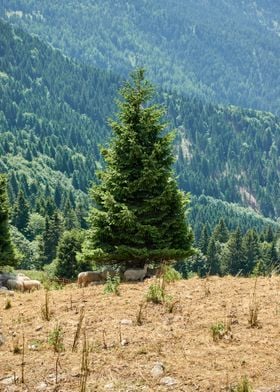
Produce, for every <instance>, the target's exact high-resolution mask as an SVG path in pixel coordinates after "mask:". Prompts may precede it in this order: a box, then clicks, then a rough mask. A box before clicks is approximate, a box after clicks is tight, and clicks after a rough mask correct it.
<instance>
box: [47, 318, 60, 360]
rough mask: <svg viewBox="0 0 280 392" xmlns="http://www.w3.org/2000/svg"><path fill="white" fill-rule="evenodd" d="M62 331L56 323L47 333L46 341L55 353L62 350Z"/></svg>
mask: <svg viewBox="0 0 280 392" xmlns="http://www.w3.org/2000/svg"><path fill="white" fill-rule="evenodd" d="M63 338H64V332H63V329H62V327H61V325H60V324H56V326H55V327H54V329H53V330H52V331H51V332H50V333H49V338H48V343H49V345H50V346H52V348H53V350H54V352H55V353H60V352H61V351H64V344H63Z"/></svg>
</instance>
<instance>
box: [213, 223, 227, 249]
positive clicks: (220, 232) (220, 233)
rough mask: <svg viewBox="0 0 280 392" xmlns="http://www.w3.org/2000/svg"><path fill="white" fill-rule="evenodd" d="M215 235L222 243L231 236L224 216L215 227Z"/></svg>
mask: <svg viewBox="0 0 280 392" xmlns="http://www.w3.org/2000/svg"><path fill="white" fill-rule="evenodd" d="M213 236H214V238H215V240H216V241H219V242H221V243H222V244H224V243H226V242H227V241H228V238H229V234H228V228H227V226H226V224H225V222H224V220H223V218H221V219H220V221H219V223H218V224H217V226H216V227H215V228H214V232H213Z"/></svg>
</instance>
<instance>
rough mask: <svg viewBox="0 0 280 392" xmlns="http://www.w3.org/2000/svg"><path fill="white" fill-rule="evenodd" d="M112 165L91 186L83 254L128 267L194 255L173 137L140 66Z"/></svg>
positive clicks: (107, 154) (126, 95)
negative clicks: (176, 171) (174, 170)
mask: <svg viewBox="0 0 280 392" xmlns="http://www.w3.org/2000/svg"><path fill="white" fill-rule="evenodd" d="M121 95H122V98H123V99H122V100H120V101H118V107H119V113H118V115H117V120H116V121H113V120H111V121H110V125H111V127H112V130H113V134H114V137H113V139H112V141H111V147H110V148H108V149H106V150H103V155H104V158H105V161H106V163H107V167H106V168H105V170H104V171H102V172H100V173H99V179H100V183H99V184H98V185H95V186H94V187H93V188H92V190H91V196H92V198H93V201H94V203H95V207H94V208H93V209H92V211H91V215H90V225H91V227H90V230H89V233H88V234H89V235H88V240H87V241H86V243H85V246H84V251H83V253H84V257H86V258H89V259H92V260H95V261H100V262H103V263H104V262H114V263H121V264H124V265H132V266H139V267H141V266H143V265H144V264H145V263H146V262H147V261H154V262H158V263H160V262H162V261H163V260H170V259H179V258H183V257H187V256H189V255H191V254H192V253H193V250H192V241H193V234H192V231H191V229H190V228H189V227H188V225H187V223H186V207H187V205H188V202H189V197H188V195H187V196H186V195H184V194H183V193H182V192H180V191H179V190H178V189H177V184H176V181H175V178H174V176H173V173H172V170H171V165H172V163H173V154H172V146H171V141H172V138H173V135H172V134H171V133H167V132H166V131H165V128H166V124H165V123H163V122H162V116H163V114H164V110H163V109H162V108H161V107H159V106H158V105H150V106H148V105H147V102H148V101H149V100H150V99H151V98H152V96H153V87H152V86H151V85H150V83H149V82H148V81H146V80H145V78H144V71H143V70H142V69H139V70H137V71H135V72H134V73H133V74H132V77H131V81H129V82H127V83H126V84H125V86H124V87H123V88H122V90H121Z"/></svg>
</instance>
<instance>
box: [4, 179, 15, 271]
mask: <svg viewBox="0 0 280 392" xmlns="http://www.w3.org/2000/svg"><path fill="white" fill-rule="evenodd" d="M15 264H16V258H15V252H14V248H13V245H12V242H11V237H10V231H9V205H8V195H7V179H6V177H5V176H4V175H3V174H0V266H3V265H15Z"/></svg>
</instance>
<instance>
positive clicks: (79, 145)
mask: <svg viewBox="0 0 280 392" xmlns="http://www.w3.org/2000/svg"><path fill="white" fill-rule="evenodd" d="M0 28H1V35H0V44H1V56H0V71H1V74H0V75H1V77H0V88H1V98H0V104H1V112H0V113H1V116H0V129H1V141H0V151H1V159H0V167H1V171H4V172H7V171H8V172H9V175H10V179H11V181H10V184H11V186H10V188H11V189H10V195H11V198H12V200H14V198H15V197H16V194H17V192H18V187H19V185H21V187H23V189H24V191H25V193H26V195H27V196H28V197H29V198H31V197H33V198H34V199H35V198H37V199H38V198H39V199H40V194H41V195H42V194H46V193H47V194H50V195H52V196H54V194H55V192H56V193H58V194H59V195H60V196H59V200H61V199H63V198H64V199H65V198H66V196H64V197H63V195H61V192H62V193H64V194H67V193H69V192H70V199H72V200H75V199H77V200H79V199H81V198H82V200H83V202H85V197H84V195H83V194H82V193H81V191H82V192H87V189H88V186H89V184H90V181H92V179H93V178H94V172H95V170H96V168H98V167H100V153H99V148H98V145H99V144H104V143H106V141H108V138H109V135H110V130H109V128H108V126H107V118H108V116H111V115H113V112H114V110H115V106H114V99H115V97H116V96H117V88H118V86H119V85H120V84H121V82H120V80H119V79H118V78H117V77H115V76H114V75H112V74H108V73H104V72H102V71H99V70H96V69H93V68H91V67H88V66H82V65H79V64H76V63H75V62H73V61H72V60H70V59H69V58H67V57H65V56H63V54H61V53H60V52H59V51H57V50H54V49H52V48H51V47H49V46H47V45H45V44H44V43H42V42H41V41H40V40H39V39H37V38H36V37H31V36H30V35H28V34H26V33H24V32H22V31H20V30H17V31H14V30H13V29H12V28H11V27H10V26H9V25H8V24H6V23H3V22H1V21H0ZM62 70H63V72H61V71H62ZM157 100H158V101H159V102H160V103H164V104H165V106H166V109H167V118H168V120H169V121H170V124H171V127H175V128H176V139H175V153H176V157H177V162H176V164H175V169H176V172H177V174H178V176H179V178H178V181H179V185H180V187H181V188H182V189H185V190H187V191H190V192H191V193H192V194H194V195H198V196H199V195H200V194H202V193H204V194H205V195H209V196H212V197H214V198H216V199H222V200H225V201H228V202H236V203H240V204H242V205H244V206H250V207H251V208H253V209H254V210H256V211H258V212H260V213H262V214H264V215H266V216H270V217H272V218H277V217H279V212H280V194H279V192H280V190H279V186H278V185H279V171H278V169H277V168H278V166H279V156H280V154H279V151H280V136H279V135H280V132H279V128H280V121H279V119H278V118H277V117H275V116H273V115H272V114H269V113H265V112H256V111H253V110H245V109H240V108H237V107H233V106H230V107H222V106H215V105H212V104H204V103H203V102H201V101H200V100H198V99H196V98H186V97H183V96H180V95H178V94H176V93H174V92H173V93H172V92H169V93H166V92H162V91H161V92H160V93H159V94H158V96H157ZM210 178H211V181H209V179H210ZM39 183H40V186H38V184H39ZM46 187H47V188H46ZM61 188H62V190H61ZM66 191H67V192H66ZM71 195H72V196H71ZM58 207H60V206H59V205H58Z"/></svg>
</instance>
